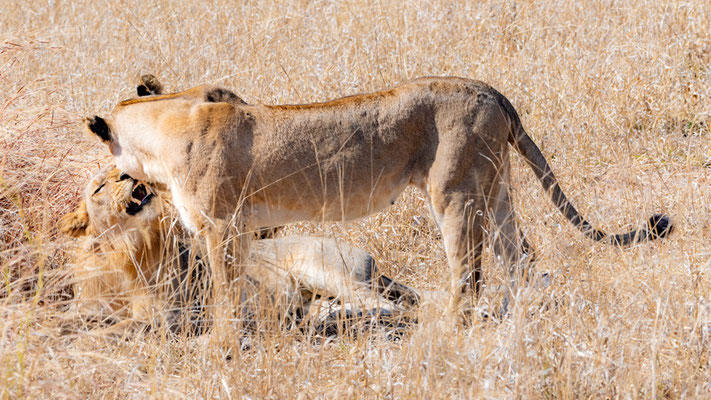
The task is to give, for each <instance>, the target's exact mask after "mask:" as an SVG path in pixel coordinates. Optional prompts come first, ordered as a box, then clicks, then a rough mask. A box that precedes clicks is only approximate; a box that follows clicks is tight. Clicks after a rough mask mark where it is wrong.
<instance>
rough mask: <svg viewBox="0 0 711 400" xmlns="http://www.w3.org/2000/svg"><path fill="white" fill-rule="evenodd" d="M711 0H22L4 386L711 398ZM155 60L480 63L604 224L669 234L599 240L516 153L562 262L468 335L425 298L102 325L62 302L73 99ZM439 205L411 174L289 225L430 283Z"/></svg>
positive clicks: (10, 99)
mask: <svg viewBox="0 0 711 400" xmlns="http://www.w3.org/2000/svg"><path fill="white" fill-rule="evenodd" d="M10 3H13V2H12V1H11V2H10ZM710 10H711V7H709V4H708V2H704V1H700V2H695V1H682V0H678V1H662V0H628V1H624V2H620V1H592V0H587V1H582V2H569V3H568V4H560V2H553V1H538V2H513V1H503V0H485V1H481V2H466V1H458V2H453V3H449V4H445V2H437V1H434V2H432V1H419V0H414V1H410V2H402V3H401V2H373V3H368V2H364V1H362V0H349V1H344V2H336V1H330V0H315V1H305V0H303V1H297V2H286V1H261V2H236V3H235V2H227V1H212V2H210V4H207V3H205V2H168V1H163V0H160V1H154V2H143V3H141V4H140V5H138V4H135V3H132V2H124V1H118V2H117V1H99V2H95V1H85V0H78V1H72V2H66V1H60V0H57V1H50V2H43V1H29V2H21V3H19V4H5V7H3V12H2V17H0V278H1V279H0V283H1V286H0V319H1V320H2V322H0V397H3V398H16V397H28V398H46V397H52V398H86V397H100V396H101V397H117V398H127V397H148V396H155V397H165V398H174V397H183V398H218V397H219V398H240V397H248V398H334V397H342V396H346V397H349V398H400V397H403V398H475V397H495V398H519V397H523V398H538V397H548V398H558V397H561V398H562V397H565V398H587V397H594V398H604V397H630V398H638V397H641V398H651V397H672V398H676V397H693V398H703V397H709V396H711V383H710V381H709V376H711V357H710V355H709V354H710V352H711V289H710V287H711V286H710V283H711V261H710V260H711V244H710V243H711V228H709V227H711V206H710V205H711V189H710V188H711V186H710V184H711V181H710V180H711V175H710V171H711V170H709V166H710V165H711V152H710V151H709V144H710V143H709V138H710V136H711V132H710V130H709V126H710V125H711V89H710V88H711V68H710V67H709V65H711V36H710V35H709V32H711V12H710ZM146 72H152V73H154V74H156V75H157V76H159V77H161V78H162V79H163V81H164V82H166V83H167V84H168V86H169V87H170V88H173V89H182V88H186V87H188V86H191V85H194V84H197V83H216V84H221V85H225V86H227V87H230V88H233V89H234V90H235V91H236V92H238V93H239V94H240V95H241V96H243V97H244V98H245V100H247V101H248V102H257V101H262V102H265V103H281V102H292V103H294V102H309V101H315V100H324V99H328V98H333V97H336V96H340V95H348V94H353V93H356V92H362V91H370V90H374V89H378V88H384V87H386V86H389V85H392V84H394V83H397V82H401V81H404V80H406V79H409V78H413V77H416V76H422V75H459V76H466V77H472V78H477V79H481V80H484V81H487V82H489V83H491V84H492V85H494V86H495V87H497V88H498V89H500V90H501V91H502V92H503V93H505V94H506V95H507V97H508V98H509V99H511V101H512V103H513V104H514V105H515V106H516V108H517V109H518V110H519V112H520V114H521V117H522V119H523V122H524V125H525V126H526V128H527V130H528V131H529V132H530V133H531V134H532V135H533V136H534V138H535V140H536V142H537V143H538V144H539V146H540V147H541V148H542V151H543V152H544V154H545V155H546V156H547V157H548V159H549V160H550V161H551V163H552V165H553V168H554V170H555V172H556V174H557V175H558V177H559V178H560V179H561V181H562V182H563V187H564V189H565V190H566V191H567V193H568V194H569V196H570V197H571V198H572V199H573V200H574V202H575V203H576V204H577V205H578V206H579V209H581V211H583V212H584V214H585V215H586V216H587V217H588V219H589V220H592V221H594V222H595V223H597V224H598V225H600V227H601V228H603V229H606V230H610V231H618V230H622V229H623V228H626V227H627V225H626V224H629V223H638V222H641V221H643V220H644V219H645V218H646V217H648V216H649V215H651V214H652V213H653V212H656V211H660V210H663V211H665V212H668V213H669V214H671V215H672V217H673V218H674V220H675V222H676V225H677V229H676V232H675V233H674V235H673V236H672V237H671V238H669V239H668V240H665V241H661V242H657V243H649V244H642V245H638V246H634V247H633V248H630V249H615V248H610V247H605V246H603V245H598V244H594V243H591V242H590V241H588V240H586V239H584V238H583V237H582V235H580V234H578V233H577V232H576V231H575V230H574V229H573V228H572V227H570V226H569V225H568V224H566V223H565V222H564V220H563V218H562V217H561V216H560V215H559V214H558V213H557V211H555V210H554V208H553V207H552V205H551V204H550V202H549V201H548V200H547V199H546V196H544V195H543V193H542V192H541V189H540V185H539V184H538V183H537V182H536V181H535V179H534V177H533V174H531V173H530V172H529V171H528V170H527V169H526V168H525V167H523V165H522V163H519V162H518V161H516V162H515V169H514V174H513V175H514V186H515V197H516V202H517V206H518V207H517V209H518V210H519V214H520V216H521V219H522V221H523V225H524V228H525V230H526V231H527V232H528V236H529V239H530V242H531V243H533V245H534V246H535V247H536V248H537V251H538V255H539V258H540V262H539V264H538V265H539V268H540V269H541V270H545V271H549V272H550V273H551V274H552V275H553V277H554V280H553V285H552V286H551V287H550V288H548V289H546V290H543V291H536V290H530V291H526V292H524V293H522V294H521V296H520V299H519V302H518V305H517V307H516V308H515V309H514V310H513V311H512V313H511V315H510V317H508V318H506V319H505V320H503V321H500V322H491V321H489V322H486V321H474V322H473V323H472V325H471V326H469V327H466V328H460V329H459V330H458V331H456V332H452V331H451V330H447V329H446V328H445V327H444V326H443V325H442V323H441V321H439V319H438V318H437V311H436V310H435V311H429V312H425V313H423V317H422V321H421V323H420V324H419V325H418V326H417V327H416V328H414V329H413V330H412V332H411V333H409V334H408V335H406V336H405V337H404V338H403V339H402V340H400V341H395V342H393V341H388V340H386V339H384V338H383V337H382V335H380V334H379V333H378V332H377V331H376V332H374V333H373V334H372V335H366V336H360V337H354V338H341V339H337V340H334V341H323V342H319V341H315V340H313V339H312V338H309V337H305V336H304V335H301V334H299V333H296V332H267V333H265V334H264V335H261V336H258V337H255V338H254V342H253V345H252V347H251V349H249V350H246V351H244V352H242V353H239V354H237V355H236V356H235V357H233V358H232V359H231V360H226V359H225V358H224V357H222V356H221V354H220V353H219V351H218V349H214V348H210V347H206V346H205V345H203V344H201V342H199V341H195V340H189V339H185V338H178V339H172V340H171V339H170V338H169V337H168V336H167V335H165V332H156V333H152V334H148V335H139V336H136V337H131V338H129V339H128V340H125V341H111V340H108V339H105V338H104V339H102V338H94V337H92V336H90V335H89V334H88V332H87V331H86V330H85V329H83V328H82V327H81V325H80V324H79V322H77V321H74V320H73V319H72V317H71V314H70V313H67V309H68V306H70V305H71V304H72V302H73V300H72V299H71V291H70V290H68V288H67V285H68V283H69V282H70V278H69V277H67V276H66V270H67V262H68V256H67V249H68V248H69V247H68V246H69V244H70V242H69V241H68V240H66V239H65V238H63V237H60V236H59V235H58V234H57V230H56V227H55V223H56V221H57V219H58V218H59V217H60V216H61V215H63V214H64V213H66V212H67V211H69V210H70V209H71V208H72V207H73V206H74V204H75V203H76V201H77V198H78V196H79V193H80V191H81V189H82V188H83V186H84V184H85V182H86V178H87V176H88V175H89V174H91V173H92V172H93V171H95V170H96V169H97V168H98V167H99V166H100V165H103V164H105V163H106V162H107V160H108V154H107V152H106V151H105V149H103V148H101V147H100V146H99V145H98V144H96V143H94V142H92V141H89V140H86V139H84V138H83V135H82V134H81V133H80V132H81V130H80V127H79V122H80V120H81V117H83V116H86V115H90V114H97V113H98V114H101V113H106V112H107V111H108V110H110V108H111V107H112V106H113V105H114V104H116V103H117V101H119V100H121V99H124V98H127V97H129V96H132V95H133V83H134V82H135V81H136V79H137V77H138V76H139V75H140V74H141V73H146ZM428 218H429V216H428V212H427V208H426V207H425V206H423V203H422V201H421V199H420V198H419V195H418V194H417V193H416V192H407V193H406V194H405V195H404V196H403V197H402V198H401V199H400V200H399V201H398V203H397V204H396V205H395V206H394V207H392V208H391V209H390V210H388V211H387V212H385V213H381V214H378V215H374V216H372V217H370V218H367V219H364V220H361V221H356V222H351V223H348V224H345V225H339V224H326V225H320V224H298V225H295V226H293V227H291V228H289V230H290V232H303V233H324V234H327V235H334V236H336V237H338V238H340V239H341V240H346V241H349V242H352V243H354V244H357V245H360V246H362V247H364V248H366V249H368V250H370V251H371V252H373V253H374V254H375V255H376V257H377V259H378V260H379V262H380V263H381V265H382V268H383V269H384V270H385V271H386V272H388V273H390V274H391V275H394V276H396V277H397V278H399V279H400V280H402V281H404V282H406V283H410V284H412V285H415V286H417V287H420V288H425V289H433V288H440V287H442V285H443V282H444V277H443V274H444V273H445V272H446V265H445V260H444V254H443V251H442V248H441V243H440V241H439V240H438V239H437V234H436V229H434V228H433V227H432V226H431V222H429V220H428ZM416 220H417V221H420V222H418V223H415V221H416ZM486 261H487V262H486V264H487V265H488V267H487V268H486V270H485V276H486V277H487V278H489V279H490V281H491V282H493V283H498V282H501V281H502V280H503V272H502V271H501V270H500V269H499V268H497V267H495V265H494V263H493V262H491V258H490V257H489V258H487V260H486ZM67 326H69V327H71V328H72V329H70V330H69V333H67V329H66V327H67Z"/></svg>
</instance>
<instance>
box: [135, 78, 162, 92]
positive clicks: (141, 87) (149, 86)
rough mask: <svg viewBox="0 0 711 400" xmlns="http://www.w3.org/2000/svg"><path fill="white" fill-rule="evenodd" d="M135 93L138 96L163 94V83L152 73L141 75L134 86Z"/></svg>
mask: <svg viewBox="0 0 711 400" xmlns="http://www.w3.org/2000/svg"><path fill="white" fill-rule="evenodd" d="M136 94H138V97H143V96H154V95H158V94H163V84H162V83H160V81H159V80H158V78H156V77H155V76H154V75H151V74H146V75H142V76H141V80H140V81H139V82H138V86H137V87H136Z"/></svg>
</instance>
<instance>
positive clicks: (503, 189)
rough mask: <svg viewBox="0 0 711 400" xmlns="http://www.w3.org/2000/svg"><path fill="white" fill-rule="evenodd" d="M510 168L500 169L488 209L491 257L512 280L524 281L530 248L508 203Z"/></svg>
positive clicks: (531, 250) (531, 259)
mask: <svg viewBox="0 0 711 400" xmlns="http://www.w3.org/2000/svg"><path fill="white" fill-rule="evenodd" d="M509 184H510V165H509V164H508V163H505V164H504V166H503V167H502V173H501V180H500V181H499V188H498V193H497V194H496V197H495V198H494V203H493V204H492V205H491V206H492V213H493V215H492V221H491V222H493V225H494V226H493V227H492V228H493V231H492V234H493V243H492V244H493V248H494V254H495V255H496V256H497V257H498V258H499V259H500V261H501V262H503V263H504V264H505V265H506V267H507V268H508V272H509V276H510V278H511V279H512V280H516V279H521V278H523V279H528V274H527V272H528V268H529V267H530V266H531V265H532V261H533V258H534V251H533V248H532V247H531V246H530V245H529V244H528V242H527V241H526V239H525V238H524V236H523V233H522V232H521V229H520V227H519V225H518V220H517V218H516V212H515V211H514V208H513V206H512V204H511V194H510V192H509Z"/></svg>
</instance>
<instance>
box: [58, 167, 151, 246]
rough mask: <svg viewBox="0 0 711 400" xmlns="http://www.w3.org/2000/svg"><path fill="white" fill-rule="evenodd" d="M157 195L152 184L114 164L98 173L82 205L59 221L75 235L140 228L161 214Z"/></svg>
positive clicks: (67, 230) (120, 231) (104, 233)
mask: <svg viewBox="0 0 711 400" xmlns="http://www.w3.org/2000/svg"><path fill="white" fill-rule="evenodd" d="M156 197H157V195H156V193H155V192H154V191H153V189H152V188H151V186H149V185H148V184H146V183H145V182H141V181H139V180H136V179H134V178H132V177H131V176H129V175H126V174H123V173H121V171H119V170H118V169H117V168H116V167H115V166H114V165H113V164H110V165H108V166H106V167H104V168H103V169H102V170H101V171H99V172H98V173H97V174H96V175H94V177H93V178H92V179H91V181H90V182H89V184H88V185H87V187H86V189H85V192H84V197H83V199H82V200H81V202H80V203H79V206H78V207H77V209H76V210H75V211H73V212H71V213H69V214H67V215H65V216H64V217H63V218H62V219H61V220H60V221H59V228H60V230H61V231H62V232H64V233H66V234H68V235H70V236H72V237H80V236H86V235H100V234H101V235H110V236H115V235H120V234H121V233H123V232H126V231H130V230H140V229H142V228H144V227H146V226H148V225H150V223H151V222H153V221H154V220H156V219H157V218H158V217H159V216H160V214H161V202H160V200H159V199H157V198H156Z"/></svg>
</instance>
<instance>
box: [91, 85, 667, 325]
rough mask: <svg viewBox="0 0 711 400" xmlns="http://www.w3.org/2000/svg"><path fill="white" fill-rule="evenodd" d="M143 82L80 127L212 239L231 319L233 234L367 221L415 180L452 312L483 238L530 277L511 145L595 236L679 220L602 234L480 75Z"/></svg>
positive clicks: (474, 270) (632, 237) (658, 227)
mask: <svg viewBox="0 0 711 400" xmlns="http://www.w3.org/2000/svg"><path fill="white" fill-rule="evenodd" d="M142 86H143V88H144V91H143V93H144V94H155V95H152V96H143V97H139V98H136V99H131V100H126V101H122V102H121V103H119V104H118V105H117V106H116V107H115V108H114V110H113V112H112V113H111V116H110V117H109V118H106V119H104V118H101V117H98V116H97V117H92V118H89V119H86V125H87V128H88V130H89V132H91V133H92V134H93V135H95V136H96V137H98V138H99V139H100V140H101V141H102V142H103V143H105V144H106V145H107V146H108V148H109V150H110V152H111V154H113V155H114V158H115V161H116V164H117V166H118V167H119V168H120V169H121V170H123V171H126V172H127V173H129V174H130V175H131V176H135V177H137V178H139V179H144V180H150V181H152V182H157V183H160V184H162V185H166V186H167V187H168V189H169V190H170V192H171V194H172V197H173V201H174V202H175V206H176V208H177V209H178V211H179V213H180V218H181V220H182V222H183V224H184V225H185V226H186V227H188V229H190V230H191V231H192V232H196V233H200V234H202V235H203V236H204V237H205V238H206V240H207V244H208V247H209V254H208V255H209V257H210V269H211V273H212V276H213V277H214V279H215V281H216V282H218V284H215V285H213V291H214V293H213V299H214V301H215V302H216V305H215V309H216V312H215V319H216V320H217V321H218V323H219V321H221V320H224V319H226V318H229V307H227V304H228V297H229V296H230V290H229V285H227V281H228V279H227V276H228V272H229V271H227V270H226V269H225V264H224V257H223V254H224V249H223V247H224V244H225V243H226V242H227V240H226V239H229V238H232V237H234V238H236V240H237V241H239V242H240V243H238V244H236V247H238V248H242V249H246V248H247V247H248V246H249V240H251V237H250V235H249V234H248V233H249V232H251V231H253V229H254V228H255V227H261V226H275V225H280V224H284V223H288V222H293V221H303V220H319V221H320V220H348V219H353V218H358V217H362V216H365V215H368V214H371V213H374V212H377V211H379V210H382V209H384V208H386V207H388V206H389V205H391V204H392V203H393V202H394V201H395V199H396V198H397V197H398V195H399V194H400V193H401V192H402V191H403V190H404V188H405V187H407V186H408V185H413V186H415V187H417V188H419V189H420V190H421V191H422V193H423V194H424V195H425V196H426V198H427V199H428V201H429V203H430V206H431V209H432V213H433V215H434V219H435V221H436V222H437V224H438V226H439V228H440V230H441V233H442V238H443V240H444V248H445V251H446V254H447V261H448V264H449V267H450V285H449V292H450V296H451V297H450V302H449V306H448V309H449V310H450V314H454V313H456V312H457V311H458V310H459V299H460V297H461V296H460V295H461V293H462V291H463V290H464V289H465V288H470V289H472V290H471V291H472V292H473V294H478V292H479V290H480V284H481V282H482V275H481V254H482V244H483V243H484V234H485V232H495V235H493V236H492V238H493V244H494V252H495V253H496V255H497V256H498V258H500V259H501V260H503V261H504V262H505V263H506V264H507V265H508V266H509V270H510V274H511V275H512V279H514V280H515V279H516V278H517V277H520V276H525V275H526V268H527V267H528V265H529V263H528V262H527V261H526V260H531V259H532V258H533V254H532V250H531V248H530V246H529V245H528V244H527V243H526V241H525V240H524V238H523V235H522V234H521V231H520V229H519V226H518V223H517V222H516V217H515V213H514V209H513V206H512V204H511V196H510V193H509V186H510V174H511V172H510V171H511V167H510V162H509V151H510V148H513V149H514V150H515V151H517V152H518V153H519V154H520V155H521V156H522V157H523V158H524V159H525V160H526V162H527V163H528V165H529V166H530V167H531V169H533V172H534V173H535V174H536V177H537V178H538V179H539V180H540V182H541V184H542V185H543V188H544V189H545V190H546V191H547V192H548V194H549V195H550V197H551V200H552V201H553V203H554V204H555V206H556V207H557V208H558V209H559V210H560V212H561V213H562V214H563V215H564V216H565V217H566V218H567V219H568V220H569V221H570V222H571V223H572V224H573V225H575V226H576V227H577V228H578V229H579V230H580V231H581V232H583V233H584V234H585V235H586V236H587V237H589V238H591V239H594V240H596V241H601V242H605V243H609V244H613V245H628V244H631V243H635V242H639V241H644V240H652V239H657V238H660V237H664V236H666V235H667V234H668V233H669V232H670V231H671V228H672V225H671V222H670V219H669V217H667V216H665V215H661V214H660V215H655V216H652V217H651V218H650V219H649V220H648V222H647V223H646V224H645V226H644V227H643V228H642V229H640V230H633V231H631V232H628V233H624V234H618V235H608V234H606V233H604V232H603V231H601V230H599V229H596V228H594V227H593V226H592V225H591V224H590V223H588V221H586V220H585V219H584V218H583V217H582V216H581V215H580V214H579V213H578V211H577V210H576V209H575V207H573V205H572V204H571V203H570V201H569V200H568V198H567V197H566V196H565V194H564V193H563V191H562V189H561V188H560V186H559V184H558V181H557V179H556V178H555V176H554V175H553V171H552V170H551V167H550V165H549V164H548V162H547V161H546V159H545V158H544V156H543V154H541V151H540V149H539V148H538V146H536V144H535V143H534V142H533V140H532V139H531V138H530V137H529V136H528V134H527V133H526V131H525V130H524V128H523V126H522V124H521V121H520V119H519V116H518V113H517V112H516V110H515V109H514V108H513V106H512V105H511V103H510V102H509V101H508V100H507V99H506V98H505V97H504V96H503V95H502V94H501V93H499V92H498V91H496V90H495V89H494V88H492V87H491V86H489V85H487V84H485V83H483V82H479V81H473V80H469V79H462V78H453V77H448V78H441V77H428V78H420V79H415V80H413V81H410V82H407V83H404V84H401V85H399V86H396V87H393V88H391V89H387V90H382V91H379V92H374V93H367V94H359V95H356V96H349V97H344V98H340V99H336V100H332V101H328V102H324V103H313V104H302V105H264V104H247V103H246V102H245V101H244V100H242V99H241V98H240V97H239V96H237V95H236V94H235V93H233V92H231V91H229V90H227V89H223V88H219V87H212V86H198V87H195V88H193V89H190V90H187V91H183V92H179V93H173V94H161V92H162V87H161V86H160V85H159V84H158V82H157V81H155V80H153V81H151V80H148V81H145V82H144V84H143V85H142ZM139 88H140V87H139ZM243 253H244V254H247V252H246V251H243ZM237 257H239V255H238V256H237ZM239 264H240V261H239V260H238V261H237V262H236V263H235V264H234V265H239Z"/></svg>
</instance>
